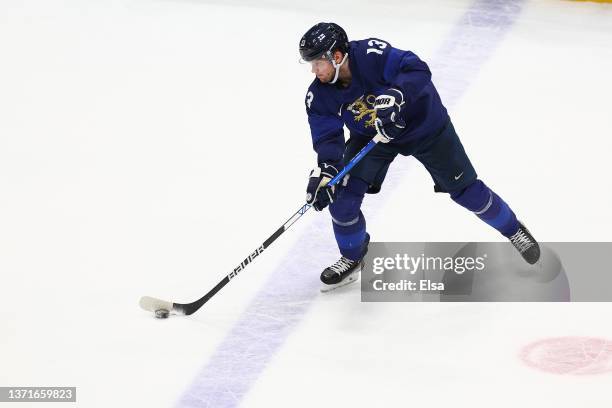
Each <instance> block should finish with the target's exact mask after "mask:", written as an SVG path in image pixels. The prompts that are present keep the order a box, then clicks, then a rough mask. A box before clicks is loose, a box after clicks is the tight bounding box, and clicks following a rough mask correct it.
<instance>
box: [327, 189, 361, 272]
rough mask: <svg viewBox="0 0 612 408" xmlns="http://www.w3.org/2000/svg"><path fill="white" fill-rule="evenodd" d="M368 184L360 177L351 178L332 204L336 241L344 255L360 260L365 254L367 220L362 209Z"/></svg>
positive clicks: (331, 210)
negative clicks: (364, 243)
mask: <svg viewBox="0 0 612 408" xmlns="http://www.w3.org/2000/svg"><path fill="white" fill-rule="evenodd" d="M367 189H368V184H367V183H366V182H365V181H363V180H361V179H358V178H352V177H351V178H349V181H348V184H347V185H346V187H341V188H340V190H339V191H338V194H337V195H336V200H335V201H334V202H333V203H331V204H330V206H329V212H330V214H331V216H332V222H333V228H334V235H335V237H336V243H337V244H338V248H339V249H340V253H341V254H342V256H344V257H346V258H348V259H351V260H354V261H356V260H359V259H361V257H362V256H363V249H364V248H363V242H364V240H365V236H366V222H365V218H364V216H363V213H362V212H361V210H360V207H361V203H362V201H363V196H364V195H365V192H366V191H367Z"/></svg>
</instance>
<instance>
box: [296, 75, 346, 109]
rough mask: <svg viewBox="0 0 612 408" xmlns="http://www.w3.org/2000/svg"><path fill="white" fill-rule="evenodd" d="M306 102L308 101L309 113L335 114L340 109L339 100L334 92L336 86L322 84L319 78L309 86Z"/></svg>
mask: <svg viewBox="0 0 612 408" xmlns="http://www.w3.org/2000/svg"><path fill="white" fill-rule="evenodd" d="M304 102H305V103H306V110H307V111H308V113H317V114H323V115H324V114H333V113H335V112H336V111H337V110H338V109H337V105H338V101H337V98H336V95H335V94H334V88H333V87H332V86H329V85H325V84H322V83H321V81H319V80H318V79H317V78H315V79H314V80H313V81H312V83H311V84H310V86H309V87H308V90H307V91H306V99H305V101H304Z"/></svg>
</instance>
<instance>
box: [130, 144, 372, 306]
mask: <svg viewBox="0 0 612 408" xmlns="http://www.w3.org/2000/svg"><path fill="white" fill-rule="evenodd" d="M381 140H382V136H380V135H376V136H374V138H373V139H372V140H370V141H369V142H368V144H367V145H365V146H364V147H363V149H361V150H360V151H359V153H357V154H356V155H355V157H353V158H352V159H351V160H350V161H349V162H348V163H347V165H346V166H345V167H344V169H342V171H341V172H340V173H338V175H336V177H334V178H333V179H331V180H330V181H329V183H328V184H327V185H328V186H333V185H336V184H338V182H339V181H340V180H341V179H342V178H343V177H344V176H345V175H346V174H347V173H348V172H349V171H350V170H351V169H352V168H353V167H354V166H355V165H356V164H357V163H358V162H359V161H360V160H361V159H362V158H363V157H364V156H365V155H366V154H367V153H368V152H369V151H370V150H372V149H373V148H374V146H376V144H377V143H378V142H380V141H381ZM310 207H311V206H310V205H309V204H305V205H303V206H302V207H301V208H300V209H299V210H297V211H296V212H295V213H294V214H293V215H292V216H291V217H290V218H289V219H288V220H287V221H286V222H285V223H284V224H283V225H282V226H281V227H280V228H279V229H277V230H276V231H275V232H274V233H273V234H272V235H270V237H268V239H266V240H265V241H264V242H263V244H262V245H261V246H259V247H258V248H257V249H255V251H253V253H252V254H250V255H249V256H247V257H246V258H245V259H244V261H242V262H241V263H240V265H238V266H237V267H235V268H234V270H233V271H231V272H230V273H229V274H228V275H227V276H225V277H224V278H223V279H222V280H221V281H220V282H219V283H217V285H216V286H215V287H214V288H212V289H211V290H210V291H209V292H208V293H207V294H205V295H204V296H202V297H201V298H200V299H198V300H196V301H195V302H191V303H173V302H169V301H166V300H161V299H156V298H152V297H150V296H143V297H142V298H140V307H141V308H143V309H144V310H147V311H149V312H153V313H155V316H156V317H159V318H166V317H168V315H169V314H170V313H174V314H177V315H190V314H192V313H195V312H196V311H197V310H198V309H199V308H201V307H202V306H203V305H204V304H205V303H206V302H208V301H209V300H210V298H212V297H213V296H214V295H215V294H216V293H217V292H219V291H220V290H221V289H222V288H223V287H224V286H225V285H227V284H228V283H229V281H230V280H232V279H233V278H235V277H236V276H238V274H239V273H240V272H242V271H243V270H244V268H246V267H247V265H249V264H250V263H251V262H253V260H254V259H255V258H256V257H257V256H259V255H260V254H261V253H262V252H263V251H265V250H266V248H268V247H269V246H270V245H272V243H273V242H274V241H276V239H277V238H278V237H280V236H281V235H283V233H284V232H285V231H287V230H288V229H289V227H291V226H292V225H293V224H294V223H295V222H296V221H297V220H299V219H300V218H301V217H302V215H304V214H305V213H306V211H308V210H309V209H310Z"/></svg>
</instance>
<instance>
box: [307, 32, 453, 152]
mask: <svg viewBox="0 0 612 408" xmlns="http://www.w3.org/2000/svg"><path fill="white" fill-rule="evenodd" d="M348 54H349V57H348V64H349V68H350V70H351V75H352V80H351V84H350V86H349V87H348V88H342V87H341V86H340V85H339V84H333V85H332V84H323V83H321V82H320V81H319V79H318V78H315V80H314V81H313V82H312V84H311V85H310V87H309V88H308V92H307V93H306V101H305V102H306V113H307V114H308V123H309V124H310V130H311V134H312V144H313V147H314V150H315V151H316V152H317V155H318V162H319V163H322V162H327V163H338V162H339V161H340V160H341V159H342V155H343V153H344V130H343V126H344V125H346V127H347V128H348V129H349V131H350V133H351V137H363V138H372V137H374V136H375V135H376V129H375V127H374V120H375V118H376V111H375V110H374V99H375V98H376V96H378V95H380V94H382V93H384V92H385V90H386V89H388V88H390V87H394V88H398V89H400V90H401V91H402V92H403V94H404V102H405V105H404V106H403V108H402V112H401V114H402V117H403V118H404V120H405V121H406V130H405V131H404V132H403V133H402V134H401V135H400V136H399V137H397V138H396V139H394V140H393V141H392V142H391V143H393V144H399V145H401V144H402V143H407V142H413V141H415V140H418V139H423V138H425V137H427V136H429V135H433V134H436V133H437V132H439V131H440V130H441V129H442V127H443V126H444V125H445V124H446V123H447V121H448V119H449V118H448V113H447V111H446V108H445V107H444V105H442V101H441V100H440V96H439V95H438V92H437V91H436V88H435V87H434V85H433V83H432V82H431V72H430V71H429V67H428V66H427V64H425V63H424V62H423V61H421V60H420V59H419V57H417V56H416V55H415V54H414V53H412V52H410V51H402V50H400V49H397V48H393V47H392V46H391V45H390V44H389V43H387V42H386V41H382V40H379V39H376V38H369V39H366V40H360V41H351V42H350V43H349V51H348Z"/></svg>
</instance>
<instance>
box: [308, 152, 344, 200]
mask: <svg viewBox="0 0 612 408" xmlns="http://www.w3.org/2000/svg"><path fill="white" fill-rule="evenodd" d="M337 174H338V169H337V168H336V167H335V166H332V165H331V164H327V163H321V164H319V167H315V168H314V169H312V170H311V171H310V178H309V179H308V186H307V187H306V203H307V204H310V205H312V206H313V207H314V209H315V210H317V211H321V210H323V209H324V208H325V207H327V206H328V205H329V203H333V202H334V199H335V198H336V187H335V186H331V187H327V183H329V182H330V180H331V179H333V178H334V177H336V175H337Z"/></svg>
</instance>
